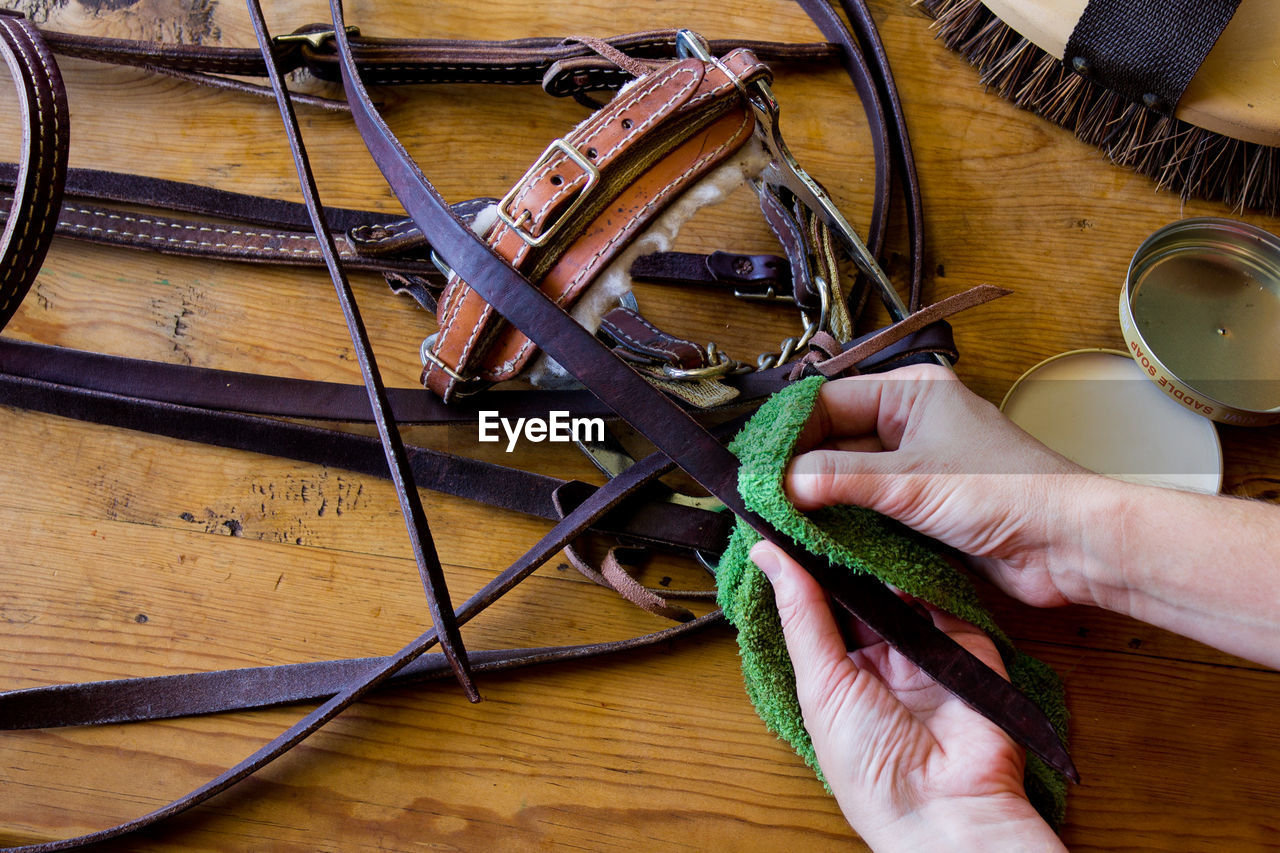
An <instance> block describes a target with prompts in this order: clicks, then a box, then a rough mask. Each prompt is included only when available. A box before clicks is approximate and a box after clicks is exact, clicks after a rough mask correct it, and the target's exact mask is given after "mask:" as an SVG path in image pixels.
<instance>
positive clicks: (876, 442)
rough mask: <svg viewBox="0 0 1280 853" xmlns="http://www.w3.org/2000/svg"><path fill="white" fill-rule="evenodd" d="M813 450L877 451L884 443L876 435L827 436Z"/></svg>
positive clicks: (880, 449) (882, 448)
mask: <svg viewBox="0 0 1280 853" xmlns="http://www.w3.org/2000/svg"><path fill="white" fill-rule="evenodd" d="M812 449H813V450H843V451H846V452H849V453H879V452H880V451H882V450H884V444H883V443H882V442H881V441H880V436H878V435H859V436H855V437H853V438H828V439H827V440H826V441H824V442H823V443H822V444H821V445H820V446H818V447H815V448H812Z"/></svg>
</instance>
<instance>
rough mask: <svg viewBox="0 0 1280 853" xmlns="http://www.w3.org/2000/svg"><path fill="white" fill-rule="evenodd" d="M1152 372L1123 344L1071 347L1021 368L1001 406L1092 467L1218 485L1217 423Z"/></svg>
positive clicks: (1142, 479) (1179, 484) (1198, 487)
mask: <svg viewBox="0 0 1280 853" xmlns="http://www.w3.org/2000/svg"><path fill="white" fill-rule="evenodd" d="M1149 378H1150V377H1149V376H1148V374H1147V372H1146V371H1145V370H1143V368H1142V367H1141V365H1140V364H1138V363H1137V362H1136V361H1134V360H1133V359H1131V358H1129V357H1128V354H1127V353H1125V352H1122V351H1121V350H1112V349H1082V350H1072V351H1071V352H1064V353H1061V354H1059V355H1055V356H1052V357H1050V358H1047V359H1045V360H1044V361H1042V362H1040V363H1039V364H1037V365H1036V366H1035V367H1032V368H1031V369H1030V370H1028V371H1027V372H1026V373H1024V374H1023V375H1022V376H1021V377H1020V378H1019V379H1018V381H1017V382H1015V383H1014V384H1013V387H1011V388H1010V389H1009V392H1008V393H1007V394H1006V395H1005V398H1004V400H1003V401H1002V402H1001V403H1000V409H1001V411H1003V412H1004V413H1005V414H1006V415H1007V416H1008V417H1009V419H1010V420H1012V421H1013V422H1014V423H1016V424H1017V425H1018V426H1020V427H1022V428H1023V429H1024V430H1026V431H1027V432H1029V433H1030V434H1031V435H1033V436H1035V437H1036V438H1038V439H1039V440H1040V441H1042V442H1044V443H1045V444H1046V445H1048V446H1049V447H1051V448H1053V449H1054V450H1056V451H1058V452H1059V453H1061V454H1062V455H1063V456H1066V457H1067V458H1068V459H1071V460H1072V461H1073V462H1076V463H1078V464H1080V465H1083V466H1084V467H1086V468H1088V469H1090V470H1091V471H1096V472H1098V473H1100V474H1106V475H1108V476H1111V477H1115V478H1117V479H1121V480H1127V481H1130V482H1135V483H1143V484H1147V485H1156V486H1167V487H1172V488H1177V489H1183V490H1186V491H1196V492H1206V493H1211V494H1212V493H1216V492H1217V491H1218V490H1219V489H1220V488H1221V487H1222V447H1221V445H1220V444H1219V442H1218V433H1217V430H1215V429H1214V426H1213V424H1212V423H1211V422H1209V421H1208V420H1206V419H1205V418H1203V417H1199V416H1197V415H1195V414H1192V413H1191V412H1190V411H1188V410H1187V409H1185V408H1183V407H1182V406H1179V405H1178V404H1177V403H1175V402H1174V401H1173V400H1170V399H1169V398H1168V397H1166V396H1165V395H1164V394H1163V393H1161V391H1160V390H1159V389H1158V388H1157V387H1156V386H1155V385H1154V384H1152V383H1151V382H1150V381H1148V380H1149Z"/></svg>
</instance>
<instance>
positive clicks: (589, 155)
mask: <svg viewBox="0 0 1280 853" xmlns="http://www.w3.org/2000/svg"><path fill="white" fill-rule="evenodd" d="M599 155H600V152H599V151H597V150H596V149H594V148H588V149H587V159H588V160H594V159H596V157H598V156H599Z"/></svg>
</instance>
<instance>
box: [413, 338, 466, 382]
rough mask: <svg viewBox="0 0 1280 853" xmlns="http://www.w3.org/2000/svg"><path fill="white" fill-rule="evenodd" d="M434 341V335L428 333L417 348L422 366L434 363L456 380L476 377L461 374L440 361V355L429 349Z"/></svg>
mask: <svg viewBox="0 0 1280 853" xmlns="http://www.w3.org/2000/svg"><path fill="white" fill-rule="evenodd" d="M435 342H436V336H435V335H430V336H428V337H426V338H423V339H422V346H421V347H419V348H418V355H419V356H421V358H422V366H423V367H426V366H427V365H428V364H434V365H435V366H436V367H438V368H440V369H441V370H443V371H444V372H445V374H446V375H448V377H449V378H450V379H455V380H457V381H458V382H471V381H472V380H474V379H475V378H476V377H474V376H463V375H462V374H461V373H459V372H458V371H456V370H454V369H453V368H452V367H450V366H449V365H447V364H445V363H444V362H443V361H441V360H440V356H438V355H436V354H435V351H434V350H433V349H431V345H432V344H434V343H435Z"/></svg>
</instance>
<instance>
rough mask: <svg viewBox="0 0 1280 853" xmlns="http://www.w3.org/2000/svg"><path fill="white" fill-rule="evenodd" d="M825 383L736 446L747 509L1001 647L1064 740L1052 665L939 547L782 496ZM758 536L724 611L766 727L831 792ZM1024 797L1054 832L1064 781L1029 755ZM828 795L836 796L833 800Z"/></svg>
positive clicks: (733, 548) (744, 542)
mask: <svg viewBox="0 0 1280 853" xmlns="http://www.w3.org/2000/svg"><path fill="white" fill-rule="evenodd" d="M824 381H825V380H824V379H823V378H822V377H813V378H810V379H805V380H802V381H800V382H796V383H794V384H793V385H791V386H790V387H788V388H786V389H784V390H783V391H780V392H779V393H777V394H775V395H774V396H773V397H772V398H771V399H770V400H768V401H767V402H766V403H765V404H764V405H763V406H761V407H760V410H759V411H758V412H757V413H756V414H755V416H754V417H753V418H752V419H751V420H750V422H748V423H747V425H746V426H745V427H743V429H742V431H741V432H740V433H739V434H738V436H737V437H736V438H735V439H734V441H733V443H732V444H730V446H729V447H730V449H731V450H732V451H733V452H734V453H735V454H736V455H737V456H738V458H739V459H740V460H741V461H742V469H741V471H740V472H739V474H738V491H739V492H740V493H741V495H742V497H743V499H744V500H745V501H746V503H747V506H748V507H749V508H750V509H752V510H754V511H755V512H757V513H759V514H760V515H761V516H763V517H764V518H765V519H766V520H768V521H769V522H770V523H771V524H773V525H774V526H775V527H777V528H778V530H780V531H781V532H783V533H785V534H787V535H788V536H791V537H792V538H794V539H795V540H796V541H798V542H801V543H803V544H804V545H805V547H806V548H808V549H809V550H810V551H812V552H813V553H815V554H821V555H823V556H825V557H828V558H829V559H830V560H831V561H832V562H834V563H836V564H837V565H842V566H847V567H848V568H849V569H850V571H854V572H870V573H871V574H873V575H875V576H876V577H878V578H880V579H881V580H883V581H885V582H886V583H889V584H891V585H893V586H895V587H897V588H898V589H901V590H903V591H905V592H907V593H909V594H911V595H913V596H915V597H917V598H920V599H923V600H924V601H927V602H929V603H931V604H933V605H934V606H936V607H939V608H941V609H943V610H945V611H947V612H949V613H952V614H954V615H956V616H958V617H960V618H961V619H964V620H966V621H968V622H971V623H973V624H974V625H976V626H978V627H979V628H981V629H982V630H984V631H986V632H987V633H988V634H990V635H991V637H992V639H993V640H995V643H996V646H997V648H998V649H999V650H1000V655H1001V657H1002V658H1003V659H1004V663H1005V666H1006V667H1007V669H1008V670H1009V676H1010V679H1011V680H1012V682H1013V684H1014V685H1015V686H1016V687H1018V689H1020V690H1021V691H1022V692H1023V693H1024V694H1026V695H1027V696H1028V697H1030V698H1031V699H1032V700H1033V701H1034V702H1035V703H1036V704H1037V705H1039V706H1040V708H1041V709H1042V710H1043V711H1044V712H1045V713H1046V714H1047V715H1048V717H1049V719H1050V721H1051V722H1052V723H1053V726H1054V728H1055V729H1057V731H1058V734H1059V736H1060V737H1064V738H1065V736H1066V728H1067V710H1066V701H1065V695H1064V692H1063V688H1062V682H1061V681H1060V680H1059V678H1058V676H1057V674H1056V673H1054V671H1053V670H1052V669H1050V668H1049V667H1048V666H1047V665H1045V664H1044V663H1042V662H1040V661H1038V660H1036V659H1035V658H1032V657H1030V656H1028V655H1025V654H1022V653H1021V652H1019V651H1018V650H1017V649H1015V648H1014V647H1013V643H1012V642H1011V641H1010V640H1009V637H1008V636H1007V635H1006V634H1005V633H1004V632H1003V631H1001V630H1000V628H999V627H998V626H997V625H996V624H995V621H994V620H993V619H992V617H991V614H990V613H989V612H987V610H986V608H985V607H984V606H983V605H982V603H981V602H980V601H979V599H978V596H977V593H976V591H975V590H974V588H973V585H972V583H971V582H970V581H969V579H968V578H967V577H965V575H964V574H962V573H961V572H959V571H957V570H956V569H955V568H954V567H953V566H952V565H951V564H950V563H948V562H947V561H946V560H944V559H943V558H942V557H941V556H940V555H939V553H938V551H937V549H938V547H939V546H937V545H936V543H932V542H931V540H928V539H926V538H925V537H922V536H920V535H919V534H916V533H914V532H913V531H911V530H909V529H908V528H906V527H904V526H902V525H900V524H898V523H897V522H895V521H893V520H892V519H889V518H887V517H885V516H883V515H880V514H879V513H877V512H873V511H871V510H868V509H863V508H861V507H851V506H841V507H831V508H826V509H822V510H818V511H816V512H813V513H810V514H808V515H803V514H801V513H800V511H799V510H797V509H796V508H795V507H794V506H792V504H791V502H790V501H789V500H788V499H787V496H786V494H785V492H784V491H783V475H784V473H785V472H786V468H787V463H788V462H789V461H790V460H791V456H792V454H793V453H794V450H795V443H796V441H797V439H798V438H799V436H800V431H801V429H802V428H803V427H804V424H805V422H806V421H807V420H808V418H809V414H810V412H812V411H813V407H814V404H815V402H816V401H817V396H818V389H819V388H821V387H822V383H823V382H824ZM758 541H760V536H759V534H757V533H756V532H755V531H754V530H752V529H751V528H750V527H748V526H747V525H746V524H745V523H743V522H742V521H741V520H739V521H738V526H737V528H736V530H735V531H734V534H733V537H732V539H731V540H730V542H729V547H728V549H727V550H726V551H725V553H724V556H722V557H721V559H720V565H719V568H718V570H717V572H716V584H717V586H718V587H719V596H718V600H719V604H720V606H721V607H722V608H723V609H724V613H725V616H726V617H727V618H728V620H729V622H730V623H731V624H732V625H733V626H734V627H735V628H737V629H738V647H739V650H740V653H741V657H742V674H743V677H744V679H745V681H746V688H747V695H748V696H749V697H750V698H751V702H752V704H753V705H755V708H756V712H757V713H758V714H759V715H760V718H761V719H762V720H764V722H765V724H766V725H768V727H769V728H770V729H771V730H772V731H773V732H774V734H776V735H778V736H779V737H780V738H782V739H783V740H785V741H787V742H788V743H790V744H791V746H792V747H794V748H795V750H796V752H797V753H799V754H800V756H801V757H802V758H804V760H805V762H806V763H808V765H809V766H810V767H812V768H813V769H814V771H815V772H816V773H817V774H818V778H819V779H821V780H822V782H823V784H824V785H826V779H825V778H823V776H822V770H821V769H820V768H819V767H818V762H817V758H816V757H815V756H814V752H813V743H812V741H810V739H809V733H808V732H807V731H805V728H804V723H803V720H802V718H801V714H800V704H799V702H798V700H797V699H796V687H795V671H794V670H793V669H792V666H791V659H790V657H788V656H787V648H786V643H785V641H784V639H783V635H782V623H781V622H780V620H779V618H778V610H777V607H776V606H775V604H774V598H773V591H772V589H771V588H770V586H769V581H768V580H767V579H766V578H765V577H764V575H763V574H761V572H760V570H759V569H757V568H756V567H755V564H754V563H752V562H751V560H750V558H749V557H748V552H749V551H750V550H751V546H753V545H754V544H755V543H756V542H758ZM1025 784H1026V790H1027V795H1028V796H1029V798H1030V800H1031V803H1032V804H1033V805H1034V806H1035V807H1036V809H1037V810H1038V811H1039V812H1040V814H1041V815H1042V816H1043V817H1044V818H1045V819H1046V820H1047V821H1048V822H1049V823H1050V824H1051V825H1053V826H1054V827H1057V826H1060V825H1061V823H1062V820H1063V817H1064V814H1065V810H1066V787H1067V786H1066V781H1065V780H1064V779H1063V778H1062V777H1061V776H1059V775H1058V774H1057V773H1056V772H1054V771H1053V770H1052V769H1050V768H1049V767H1048V765H1046V764H1044V762H1042V761H1041V760H1040V759H1038V758H1037V757H1035V756H1034V755H1028V759H1027V772H1026V779H1025ZM829 790H830V788H829V787H828V791H829Z"/></svg>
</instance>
